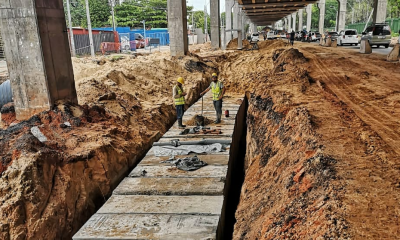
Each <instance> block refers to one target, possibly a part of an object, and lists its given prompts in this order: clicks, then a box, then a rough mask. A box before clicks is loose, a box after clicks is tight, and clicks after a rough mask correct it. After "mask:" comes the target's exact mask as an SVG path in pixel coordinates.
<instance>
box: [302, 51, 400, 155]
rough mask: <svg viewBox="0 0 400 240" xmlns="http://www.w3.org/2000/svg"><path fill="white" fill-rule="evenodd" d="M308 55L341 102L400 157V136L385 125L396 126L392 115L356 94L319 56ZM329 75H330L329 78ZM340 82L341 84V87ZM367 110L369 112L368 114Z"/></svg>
mask: <svg viewBox="0 0 400 240" xmlns="http://www.w3.org/2000/svg"><path fill="white" fill-rule="evenodd" d="M307 53H308V54H309V55H311V56H312V58H311V60H312V64H313V65H314V66H315V67H316V69H318V71H319V75H320V76H321V77H322V78H323V81H324V83H325V84H326V85H327V86H328V87H329V88H330V89H331V90H332V91H333V92H334V93H335V94H336V96H337V97H338V98H339V99H340V100H342V101H343V102H344V103H346V104H347V105H348V106H350V107H351V108H352V109H353V110H354V112H355V113H356V114H357V116H358V117H359V118H360V119H361V120H362V121H364V122H365V123H367V124H368V125H370V127H371V128H372V129H373V130H374V131H375V132H376V133H377V134H378V135H379V136H380V137H381V138H382V139H383V140H384V141H385V142H386V143H387V144H388V145H389V146H390V148H391V149H392V150H393V151H394V152H396V153H397V154H399V155H400V148H399V146H400V135H399V134H398V133H396V132H395V131H394V130H393V129H392V128H391V127H390V126H387V124H385V123H386V122H388V121H390V122H392V123H393V124H396V121H395V120H396V119H393V117H392V116H391V115H390V114H388V113H386V112H384V111H382V109H380V108H378V107H376V106H373V105H370V104H368V103H367V102H368V101H367V100H366V99H364V98H362V97H360V96H359V95H357V94H355V91H354V89H351V88H350V87H349V86H348V85H347V84H345V83H343V81H341V80H340V77H339V76H337V74H336V73H335V72H333V71H331V70H329V67H328V66H326V64H324V63H323V62H322V61H321V60H319V59H318V56H316V55H315V54H312V53H310V52H307ZM327 73H329V76H328V75H327ZM332 79H336V81H333V80H332ZM338 81H340V82H341V83H340V86H339V84H338ZM351 93H352V94H354V96H351V95H352V94H351ZM352 99H355V100H357V101H360V102H363V103H364V104H365V106H363V108H364V109H365V110H364V109H363V108H361V107H360V105H359V104H357V103H355V102H354V101H353V100H352ZM366 110H368V112H367V111H366ZM372 114H373V115H372Z"/></svg>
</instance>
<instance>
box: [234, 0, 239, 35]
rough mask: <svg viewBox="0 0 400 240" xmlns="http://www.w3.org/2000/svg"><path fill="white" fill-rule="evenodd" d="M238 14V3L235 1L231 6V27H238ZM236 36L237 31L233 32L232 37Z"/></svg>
mask: <svg viewBox="0 0 400 240" xmlns="http://www.w3.org/2000/svg"><path fill="white" fill-rule="evenodd" d="M239 22H240V16H239V5H238V4H237V3H236V4H235V5H234V6H233V29H239V28H240V27H239V26H240V24H239ZM237 37H238V32H236V31H235V32H233V38H237Z"/></svg>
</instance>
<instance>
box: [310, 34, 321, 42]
mask: <svg viewBox="0 0 400 240" xmlns="http://www.w3.org/2000/svg"><path fill="white" fill-rule="evenodd" d="M320 39H321V34H320V33H319V32H311V41H313V42H315V41H319V40H320Z"/></svg>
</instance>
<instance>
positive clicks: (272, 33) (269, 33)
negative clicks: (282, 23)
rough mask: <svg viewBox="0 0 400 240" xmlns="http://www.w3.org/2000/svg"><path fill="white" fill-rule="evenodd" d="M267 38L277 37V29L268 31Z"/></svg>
mask: <svg viewBox="0 0 400 240" xmlns="http://www.w3.org/2000/svg"><path fill="white" fill-rule="evenodd" d="M267 39H275V31H269V32H268V33H267Z"/></svg>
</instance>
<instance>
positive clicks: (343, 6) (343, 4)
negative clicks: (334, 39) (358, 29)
mask: <svg viewBox="0 0 400 240" xmlns="http://www.w3.org/2000/svg"><path fill="white" fill-rule="evenodd" d="M338 3H339V16H338V23H337V31H338V32H340V31H342V30H344V29H345V28H346V11H347V0H339V1H338Z"/></svg>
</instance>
